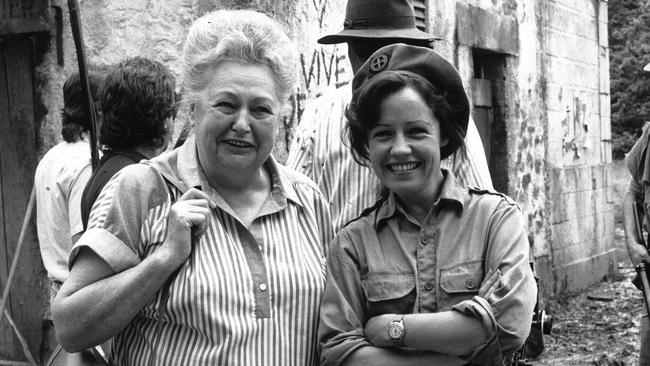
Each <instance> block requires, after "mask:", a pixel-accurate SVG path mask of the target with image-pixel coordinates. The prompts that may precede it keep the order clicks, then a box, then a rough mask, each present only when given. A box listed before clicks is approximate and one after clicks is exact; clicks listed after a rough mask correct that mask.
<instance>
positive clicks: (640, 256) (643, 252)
mask: <svg viewBox="0 0 650 366" xmlns="http://www.w3.org/2000/svg"><path fill="white" fill-rule="evenodd" d="M627 253H628V254H629V255H630V260H631V261H632V264H634V265H635V266H637V265H639V264H641V262H646V263H650V254H648V250H647V249H646V247H644V246H643V245H641V244H639V243H636V242H628V243H627Z"/></svg>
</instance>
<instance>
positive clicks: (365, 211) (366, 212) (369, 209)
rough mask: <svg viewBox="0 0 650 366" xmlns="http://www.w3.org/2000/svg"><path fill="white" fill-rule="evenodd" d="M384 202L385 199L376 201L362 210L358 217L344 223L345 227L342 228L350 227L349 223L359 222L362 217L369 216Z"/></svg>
mask: <svg viewBox="0 0 650 366" xmlns="http://www.w3.org/2000/svg"><path fill="white" fill-rule="evenodd" d="M385 200H386V199H382V198H380V199H378V200H377V201H376V202H375V203H374V204H373V205H372V206H370V207H367V208H365V209H363V211H361V213H360V214H359V216H357V217H356V218H354V219H352V220H350V221H348V222H346V223H345V225H343V227H342V228H344V227H346V226H348V225H350V224H351V223H353V222H355V221H357V220H359V219H361V218H363V217H366V216H369V215H370V214H371V213H373V212H374V211H377V210H378V209H379V207H381V205H382V204H383V203H384V201H385Z"/></svg>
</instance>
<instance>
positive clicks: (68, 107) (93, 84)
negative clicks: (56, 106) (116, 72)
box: [61, 72, 104, 142]
mask: <svg viewBox="0 0 650 366" xmlns="http://www.w3.org/2000/svg"><path fill="white" fill-rule="evenodd" d="M103 80H104V75H103V74H102V73H100V72H89V73H88V87H89V88H90V95H91V96H92V98H93V101H97V96H98V90H99V88H100V86H101V84H102V81H103ZM86 131H90V116H89V115H88V112H87V110H86V96H85V95H84V92H83V90H82V88H81V77H80V76H79V73H78V72H76V73H74V74H72V75H70V77H68V79H66V81H65V83H64V84H63V109H62V110H61V136H62V137H63V140H65V141H66V142H75V141H77V140H80V139H81V134H82V133H84V132H86Z"/></svg>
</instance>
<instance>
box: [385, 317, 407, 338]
mask: <svg viewBox="0 0 650 366" xmlns="http://www.w3.org/2000/svg"><path fill="white" fill-rule="evenodd" d="M402 334H404V325H403V324H402V322H398V321H394V322H392V323H390V325H389V326H388V336H389V337H391V338H392V339H399V338H401V337H402Z"/></svg>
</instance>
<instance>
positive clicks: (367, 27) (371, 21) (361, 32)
mask: <svg viewBox="0 0 650 366" xmlns="http://www.w3.org/2000/svg"><path fill="white" fill-rule="evenodd" d="M354 38H396V39H403V40H415V41H434V40H438V39H440V38H439V37H436V36H433V35H431V34H429V33H426V32H423V31H421V30H419V29H418V28H417V27H416V26H415V13H414V11H413V4H412V2H411V0H348V3H347V6H346V8H345V22H344V23H343V30H342V31H340V32H338V33H335V34H330V35H327V36H324V37H321V38H320V39H319V40H318V43H320V44H334V43H344V42H347V41H348V40H350V39H354Z"/></svg>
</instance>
